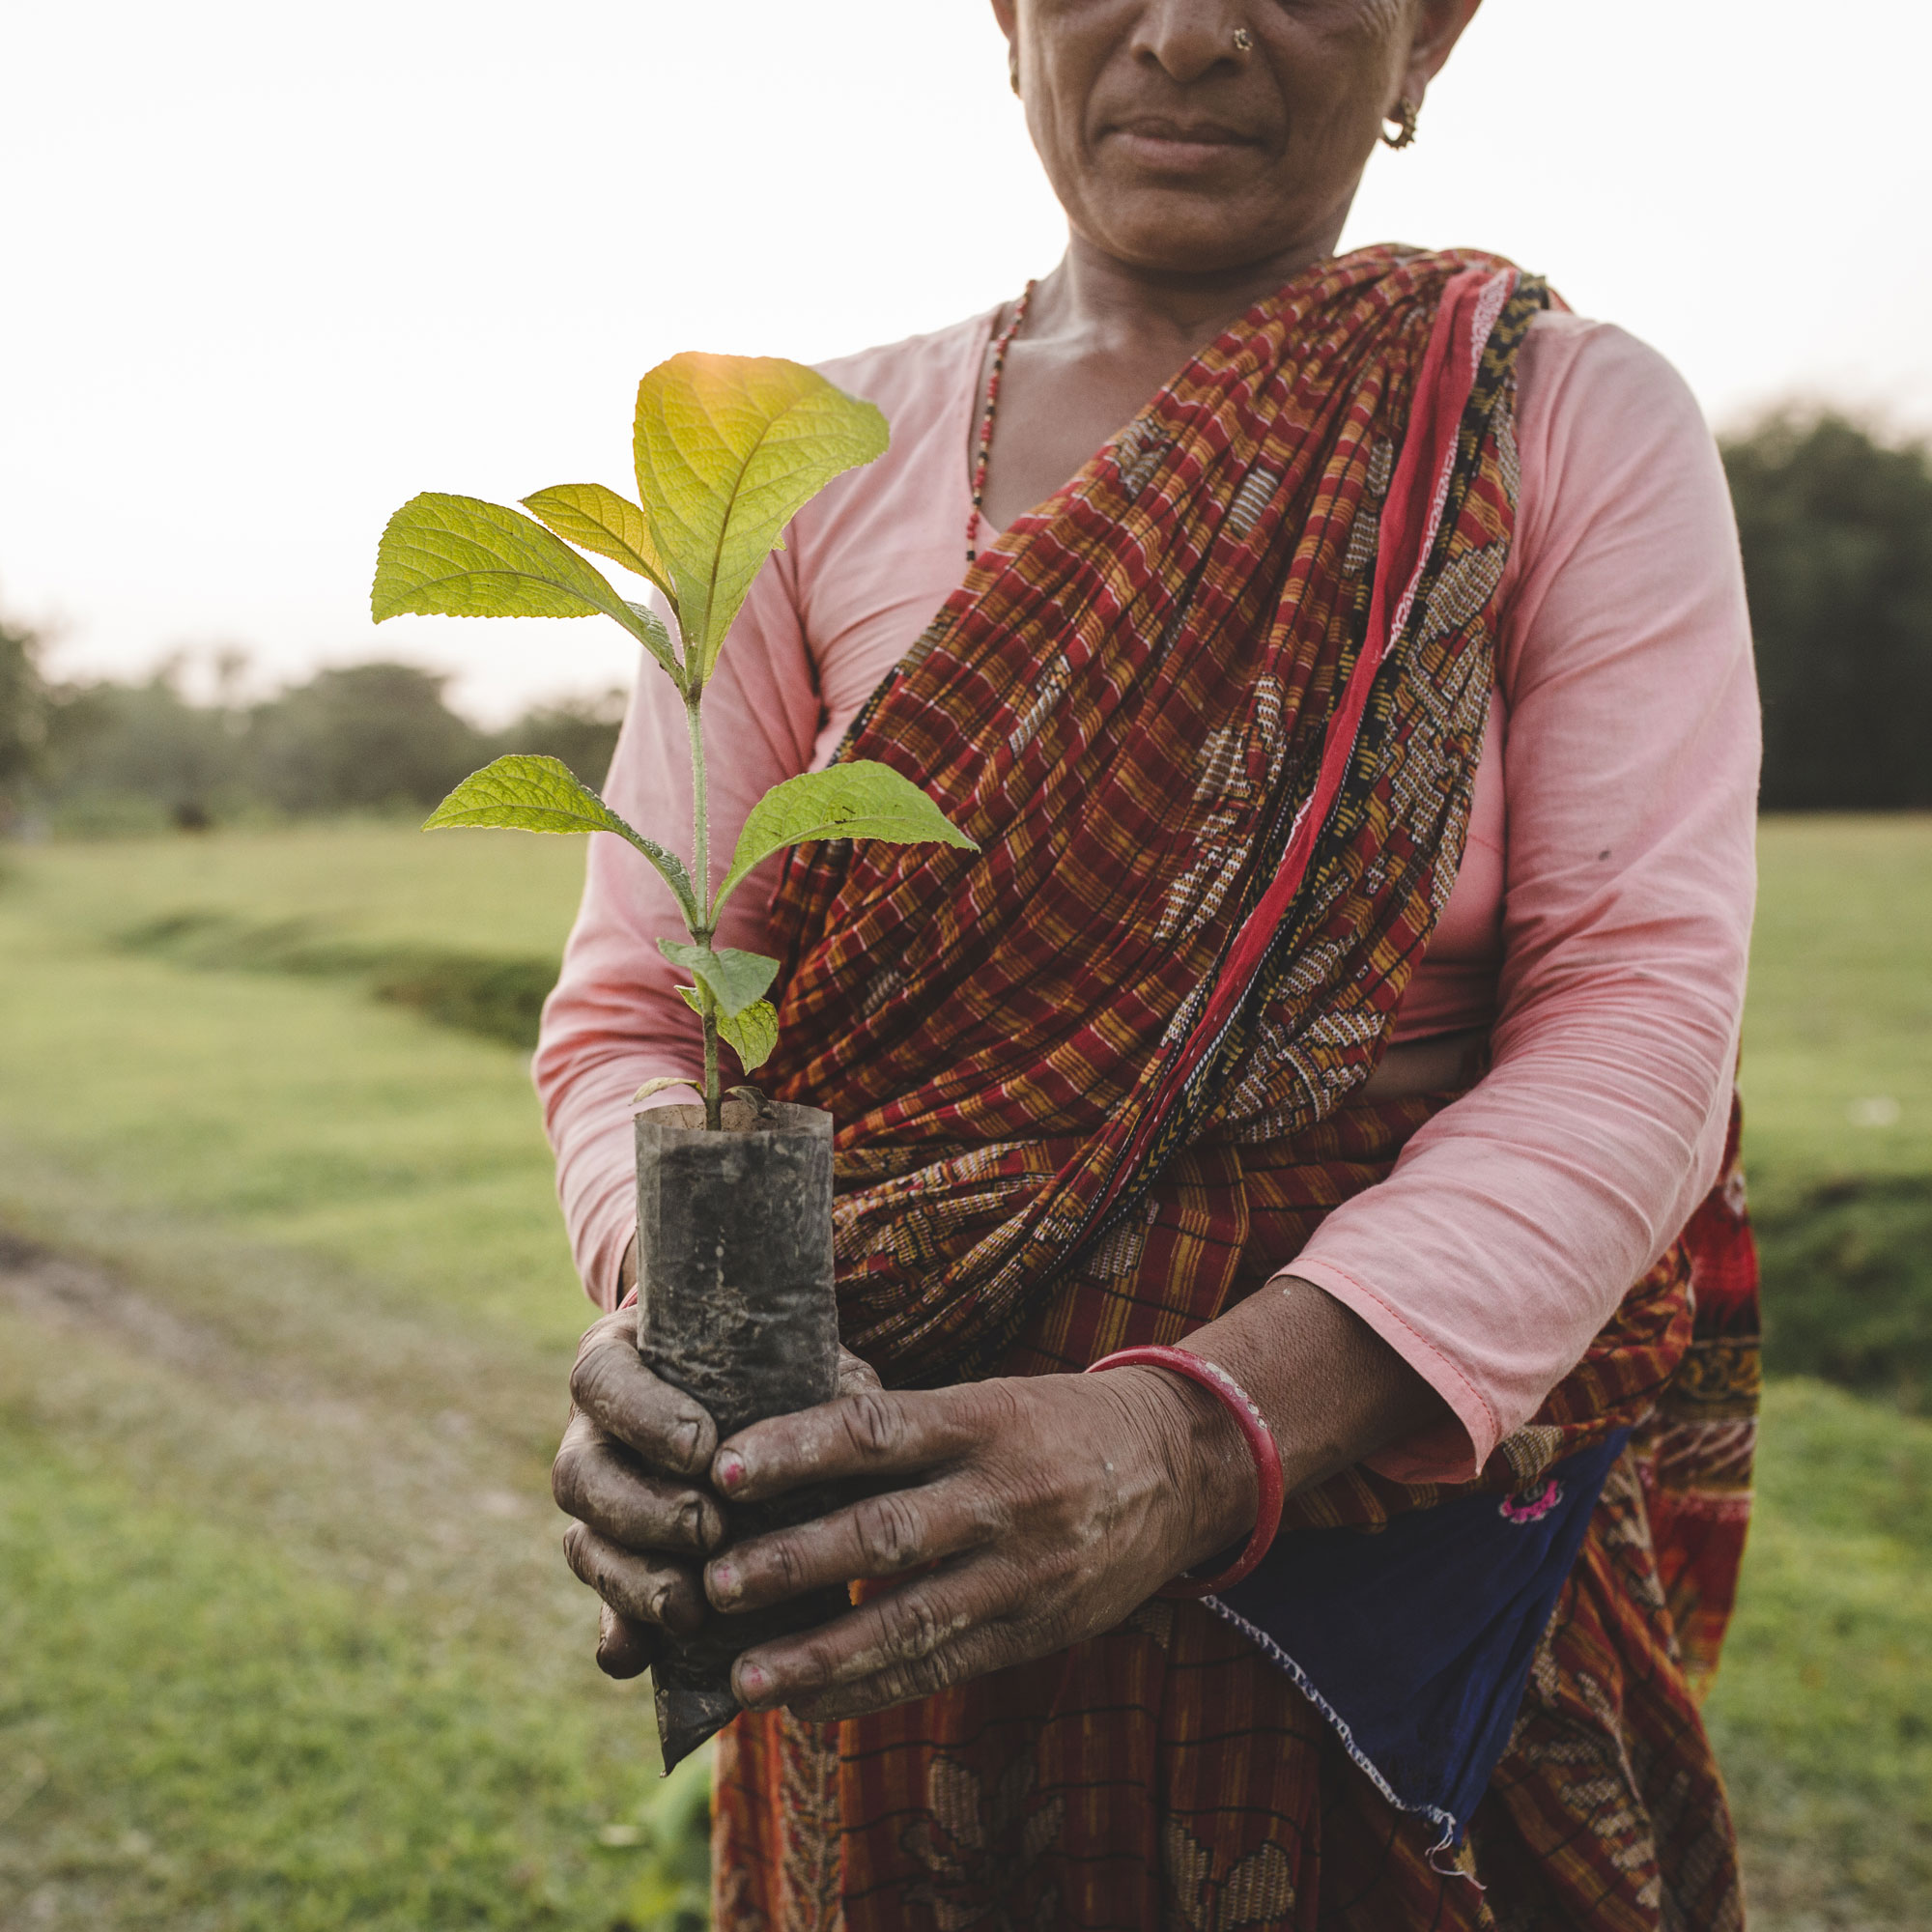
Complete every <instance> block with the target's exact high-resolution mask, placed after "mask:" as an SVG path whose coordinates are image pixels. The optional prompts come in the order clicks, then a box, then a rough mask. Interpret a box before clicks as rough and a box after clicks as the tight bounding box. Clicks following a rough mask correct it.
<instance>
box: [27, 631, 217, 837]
mask: <svg viewBox="0 0 1932 1932" xmlns="http://www.w3.org/2000/svg"><path fill="white" fill-rule="evenodd" d="M179 674H180V666H179V663H178V662H177V663H173V664H169V665H165V666H163V667H162V668H160V669H159V670H157V671H156V673H155V674H154V676H152V677H151V678H149V679H148V681H147V682H146V683H145V684H108V683H99V684H84V685H68V686H61V687H56V688H54V689H53V690H51V691H49V692H48V694H47V700H46V708H45V731H44V744H43V752H42V757H41V760H40V773H39V775H40V779H41V781H42V789H43V791H44V793H45V795H46V798H47V801H48V802H49V803H50V804H51V805H52V807H53V809H54V816H55V819H56V822H57V823H58V824H59V825H60V826H61V827H62V829H63V830H68V831H79V832H92V833H99V834H113V833H121V832H132V831H140V830H146V829H150V828H157V827H159V826H162V825H168V824H175V825H181V826H183V827H184V828H185V829H190V830H192V829H199V828H201V827H203V826H206V825H207V824H208V823H209V821H210V820H211V819H212V818H213V816H214V815H215V814H216V813H217V812H221V811H224V810H226V811H232V810H235V809H236V808H237V807H238V806H239V805H240V803H241V801H242V800H243V799H244V798H245V797H246V796H247V792H248V783H247V768H246V757H247V753H246V742H245V740H246V725H245V721H244V720H242V719H240V718H238V717H236V716H235V715H234V714H233V713H230V712H226V711H221V710H217V709H213V708H211V707H206V706H202V705H196V704H190V703H189V702H188V701H187V699H186V698H185V697H184V696H182V693H181V690H180V686H179V683H178V681H177V680H178V678H179Z"/></svg>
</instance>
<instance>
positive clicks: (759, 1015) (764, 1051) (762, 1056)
mask: <svg viewBox="0 0 1932 1932" xmlns="http://www.w3.org/2000/svg"><path fill="white" fill-rule="evenodd" d="M718 1031H719V1032H720V1033H721V1034H723V1035H724V1036H725V1039H726V1040H727V1041H728V1042H729V1044H730V1047H731V1050H732V1052H734V1053H735V1054H736V1055H737V1056H738V1064H739V1065H741V1066H742V1067H743V1068H744V1069H745V1071H746V1072H747V1073H749V1072H751V1071H752V1069H753V1067H754V1066H762V1065H764V1064H765V1062H766V1061H768V1060H769V1059H770V1058H771V1057H772V1049H773V1047H775V1046H776V1045H778V1043H779V1016H778V1014H777V1013H776V1012H774V1011H773V1010H772V1003H771V1002H770V1001H769V1000H753V1002H752V1004H751V1005H750V1006H749V1007H747V1008H746V1009H745V1010H744V1011H743V1012H741V1013H738V1014H736V1015H735V1016H734V1017H732V1018H730V1019H721V1020H720V1021H719V1022H718Z"/></svg>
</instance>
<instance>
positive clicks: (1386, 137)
mask: <svg viewBox="0 0 1932 1932" xmlns="http://www.w3.org/2000/svg"><path fill="white" fill-rule="evenodd" d="M1382 119H1383V120H1384V121H1385V122H1386V121H1393V122H1394V123H1395V125H1396V131H1395V132H1394V133H1393V134H1391V133H1390V132H1389V130H1388V129H1387V128H1383V129H1382V145H1383V146H1384V147H1389V148H1406V147H1409V146H1411V145H1413V143H1414V140H1415V124H1416V123H1417V122H1418V121H1419V120H1421V119H1422V109H1421V108H1419V107H1418V106H1417V105H1416V104H1415V102H1414V101H1412V100H1411V99H1409V98H1408V96H1407V95H1406V94H1405V95H1404V96H1403V98H1402V99H1400V100H1398V101H1397V102H1396V104H1395V108H1394V111H1393V112H1391V113H1388V114H1384V115H1383V116H1382Z"/></svg>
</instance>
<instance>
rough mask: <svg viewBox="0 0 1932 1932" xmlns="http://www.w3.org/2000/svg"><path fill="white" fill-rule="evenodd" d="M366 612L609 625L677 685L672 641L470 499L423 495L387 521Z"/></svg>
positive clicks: (508, 515)
mask: <svg viewBox="0 0 1932 1932" xmlns="http://www.w3.org/2000/svg"><path fill="white" fill-rule="evenodd" d="M369 611H370V614H371V615H372V616H373V617H374V618H375V620H376V622H377V623H379V624H381V623H384V622H385V621H386V620H387V619H388V618H390V617H399V616H402V615H404V614H405V613H406V612H407V613H412V614H414V615H416V616H430V617H588V616H591V615H594V614H595V613H597V612H599V611H601V612H602V613H603V614H604V615H605V616H607V617H614V618H615V619H616V620H617V622H618V623H620V624H621V625H623V627H624V628H625V630H627V631H629V632H630V634H631V635H632V636H633V637H634V638H636V639H638V641H639V643H640V644H642V645H643V646H644V648H645V649H646V650H648V651H649V652H650V653H651V655H652V656H653V657H655V658H657V660H658V661H659V663H661V664H663V665H664V667H665V668H666V669H667V670H668V671H669V672H670V673H671V675H672V676H673V677H678V678H679V679H680V683H681V682H682V679H681V675H680V671H679V667H678V664H677V660H676V657H675V656H674V655H673V654H672V653H671V650H670V639H669V637H668V634H667V633H666V631H665V627H664V626H663V625H662V624H661V623H659V622H658V620H657V619H656V618H655V617H651V618H650V620H649V622H648V623H647V622H645V621H643V618H642V617H641V616H640V615H639V611H637V609H636V608H635V607H634V606H632V605H630V604H628V603H626V602H625V600H624V599H623V598H621V597H619V596H618V595H617V593H616V592H615V591H614V590H612V589H611V586H610V584H608V583H607V582H605V581H604V579H603V577H602V576H601V575H600V574H599V572H598V571H596V570H595V569H593V568H592V566H591V565H589V564H587V563H585V562H584V560H583V559H582V557H581V556H579V555H578V554H577V553H576V552H575V551H574V550H572V549H571V548H570V546H569V545H568V544H566V543H563V542H561V541H559V540H558V539H557V538H556V537H554V536H553V535H552V534H551V533H550V531H549V530H547V529H545V528H544V526H542V525H541V524H539V523H534V522H532V521H531V520H530V519H529V518H528V517H526V516H522V515H520V514H519V513H518V512H517V511H515V510H506V509H504V508H503V507H502V505H501V504H499V503H486V502H484V501H482V499H481V498H480V497H445V496H440V495H438V494H437V493H436V492H434V491H432V492H428V493H426V494H425V495H423V496H420V497H411V498H410V500H409V501H408V502H407V503H405V504H404V505H403V507H402V508H401V509H400V510H398V511H397V512H396V514H395V515H394V516H393V517H391V518H390V519H389V522H388V526H387V528H385V529H384V532H383V541H382V543H381V544H380V545H379V546H378V547H377V551H376V582H375V583H374V584H373V586H372V587H371V589H370V592H369Z"/></svg>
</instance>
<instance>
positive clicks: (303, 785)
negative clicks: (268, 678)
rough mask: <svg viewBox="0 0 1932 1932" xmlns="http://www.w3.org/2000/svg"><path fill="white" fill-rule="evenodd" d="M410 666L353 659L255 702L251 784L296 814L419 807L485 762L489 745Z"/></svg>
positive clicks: (437, 685) (249, 742) (429, 679)
mask: <svg viewBox="0 0 1932 1932" xmlns="http://www.w3.org/2000/svg"><path fill="white" fill-rule="evenodd" d="M447 682H448V680H447V679H446V678H443V677H440V676H438V675H437V674H436V673H435V672H433V671H426V670H420V669H418V668H416V667H414V666H413V665H399V664H365V665H350V666H348V667H346V668H342V669H339V670H325V671H320V672H318V673H317V674H316V676H315V677H314V678H312V679H311V680H310V681H309V682H308V683H307V684H305V685H302V686H300V687H299V688H298V689H297V690H294V691H289V692H285V693H283V695H282V696H280V697H277V698H275V699H273V700H272V701H271V702H270V703H268V704H262V705H258V706H256V707H255V709H254V711H253V712H252V713H251V715H250V717H249V720H248V727H247V730H246V734H245V743H246V756H247V760H248V765H249V776H250V779H251V781H252V782H251V785H250V789H251V790H253V791H254V792H255V794H256V795H257V796H258V797H261V798H263V799H265V800H267V801H268V802H269V803H270V804H272V805H276V806H279V807H280V808H281V809H282V810H284V811H290V812H335V811H354V810H372V809H373V810H384V809H395V808H409V809H411V810H413V809H415V808H417V807H420V808H421V809H422V810H425V811H427V810H429V809H430V808H431V807H433V806H434V805H436V804H437V802H438V801H439V800H440V799H441V798H442V796H443V795H444V793H446V792H447V791H448V790H449V789H450V787H451V786H453V785H454V784H456V783H457V782H458V781H460V780H462V779H464V778H466V777H468V776H469V773H471V772H473V771H474V770H475V769H476V767H477V766H478V765H481V764H487V763H488V762H489V759H490V756H491V753H492V747H491V744H490V741H489V740H488V739H487V738H485V737H484V736H483V734H482V733H481V732H479V731H478V730H477V729H476V728H475V727H474V726H473V725H469V723H467V722H466V721H465V720H464V719H461V718H459V717H458V716H457V715H456V714H455V712H453V711H451V710H450V709H449V707H448V706H447V705H446V704H445V703H444V702H443V697H442V692H443V686H444V685H445V684H446V683H447Z"/></svg>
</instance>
